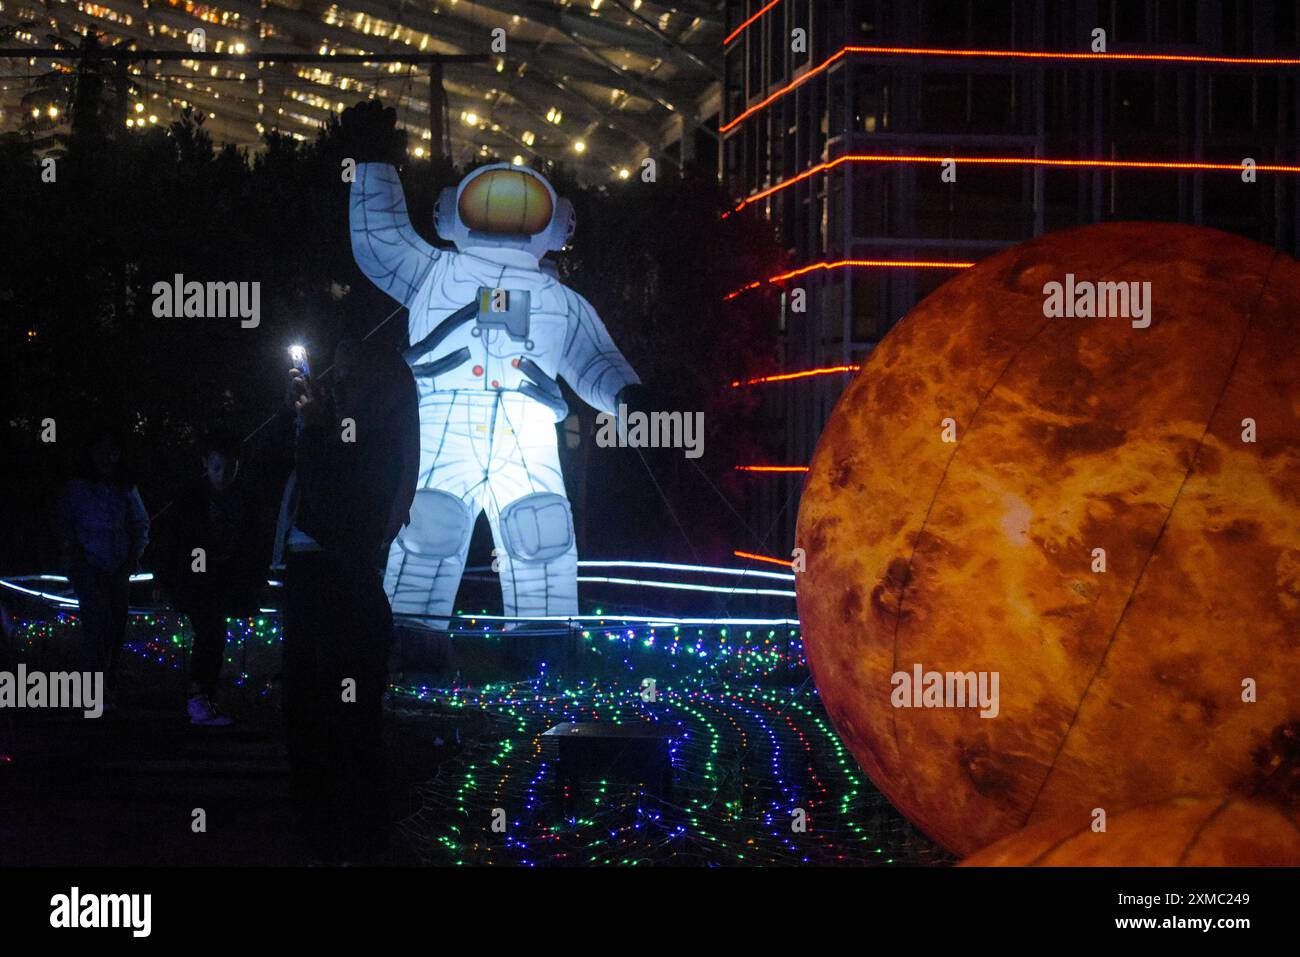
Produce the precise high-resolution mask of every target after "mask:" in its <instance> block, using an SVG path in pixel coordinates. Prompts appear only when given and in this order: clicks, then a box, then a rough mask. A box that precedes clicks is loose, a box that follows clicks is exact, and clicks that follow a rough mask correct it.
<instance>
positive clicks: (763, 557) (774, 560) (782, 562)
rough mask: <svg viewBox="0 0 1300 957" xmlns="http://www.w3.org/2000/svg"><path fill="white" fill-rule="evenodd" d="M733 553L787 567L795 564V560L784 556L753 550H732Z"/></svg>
mask: <svg viewBox="0 0 1300 957" xmlns="http://www.w3.org/2000/svg"><path fill="white" fill-rule="evenodd" d="M731 554H733V555H735V556H736V557H737V558H752V559H753V560H754V561H756V562H771V563H772V564H773V565H784V566H785V567H786V568H791V567H792V566H793V565H794V562H793V561H786V560H785V559H784V558H771V557H769V556H767V555H755V554H754V553H753V552H732V553H731Z"/></svg>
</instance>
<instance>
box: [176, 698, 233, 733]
mask: <svg viewBox="0 0 1300 957" xmlns="http://www.w3.org/2000/svg"><path fill="white" fill-rule="evenodd" d="M185 710H186V711H188V712H189V714H190V724H198V725H203V726H204V727H206V728H224V727H227V726H228V725H231V724H234V722H233V721H231V720H230V719H229V718H227V717H226V716H225V715H224V714H222V713H221V712H220V711H218V710H217V708H216V705H214V704H213V703H212V699H211V698H209V697H208V696H207V695H205V694H196V695H190V700H189V703H188V704H187V705H186V706H185Z"/></svg>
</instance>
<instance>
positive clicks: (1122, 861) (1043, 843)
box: [962, 797, 1300, 867]
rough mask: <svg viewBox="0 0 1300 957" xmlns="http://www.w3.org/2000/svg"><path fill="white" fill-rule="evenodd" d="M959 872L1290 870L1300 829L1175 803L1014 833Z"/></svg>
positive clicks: (1232, 806)
mask: <svg viewBox="0 0 1300 957" xmlns="http://www.w3.org/2000/svg"><path fill="white" fill-rule="evenodd" d="M962 866H963V867H1296V866H1300V828H1297V827H1296V822H1295V821H1294V820H1292V819H1291V818H1290V817H1288V816H1287V815H1286V814H1284V813H1283V812H1281V811H1280V810H1278V809H1277V808H1275V807H1271V806H1269V805H1268V804H1264V803H1262V802H1259V801H1251V800H1247V799H1245V798H1239V797H1224V798H1174V799H1173V800H1170V801H1165V802H1163V803H1160V804H1148V805H1146V806H1145V807H1138V808H1130V809H1129V810H1127V811H1124V812H1122V813H1120V814H1118V815H1116V816H1115V817H1113V818H1110V819H1109V820H1107V822H1106V829H1105V830H1104V831H1094V830H1093V829H1092V827H1091V826H1088V827H1082V828H1078V829H1066V830H1065V831H1064V832H1063V831H1062V829H1061V827H1060V826H1059V825H1055V824H1054V822H1048V823H1047V824H1039V825H1036V826H1034V827H1030V828H1026V829H1025V830H1023V831H1017V832H1016V833H1015V834H1012V835H1010V836H1009V837H1004V838H1003V839H1002V840H1000V841H998V842H997V843H995V844H993V845H992V846H991V847H986V848H985V849H984V850H982V851H979V852H978V853H976V854H975V855H973V856H971V857H968V858H966V860H964V861H962Z"/></svg>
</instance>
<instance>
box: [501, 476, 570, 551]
mask: <svg viewBox="0 0 1300 957" xmlns="http://www.w3.org/2000/svg"><path fill="white" fill-rule="evenodd" d="M500 527H501V537H502V538H504V539H505V541H504V542H503V544H504V545H505V549H506V554H507V555H509V556H510V557H511V559H513V560H514V561H520V562H549V561H552V560H553V559H556V558H559V557H560V556H562V555H564V554H565V553H566V552H568V551H569V549H571V548H572V547H573V543H574V537H573V511H572V509H571V508H570V507H569V500H568V499H567V498H565V497H564V496H563V495H556V494H555V493H554V492H534V493H533V494H532V495H525V496H524V497H523V498H520V499H515V501H513V502H511V503H510V504H509V505H507V506H506V507H505V508H503V509H502V510H501V520H500Z"/></svg>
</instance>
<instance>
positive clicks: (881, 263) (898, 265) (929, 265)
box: [722, 259, 975, 302]
mask: <svg viewBox="0 0 1300 957" xmlns="http://www.w3.org/2000/svg"><path fill="white" fill-rule="evenodd" d="M973 265H975V264H974V263H973V262H946V261H943V260H930V259H841V260H839V261H838V262H824V263H813V264H812V265H811V266H801V267H800V268H798V269H792V270H791V271H790V272H783V273H781V274H780V275H777V276H769V277H768V278H767V279H766V280H761V279H760V280H758V281H757V282H751V283H750V284H749V285H747V286H741V287H740V288H739V289H737V290H736V291H735V292H730V293H727V295H725V296H723V297H722V301H723V302H729V301H730V300H732V299H735V298H736V297H737V296H739V295H740V294H741V293H745V292H749V291H750V290H751V289H757V288H758V287H759V286H761V285H763V283H764V282H768V283H778V282H784V281H785V280H787V279H793V278H795V277H796V276H803V275H806V274H807V273H810V272H816V271H817V270H818V269H845V268H848V267H862V268H872V269H969V268H970V267H971V266H973Z"/></svg>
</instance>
